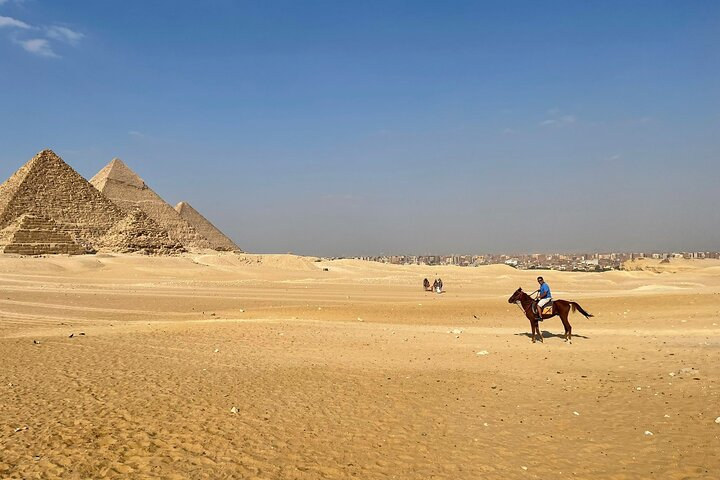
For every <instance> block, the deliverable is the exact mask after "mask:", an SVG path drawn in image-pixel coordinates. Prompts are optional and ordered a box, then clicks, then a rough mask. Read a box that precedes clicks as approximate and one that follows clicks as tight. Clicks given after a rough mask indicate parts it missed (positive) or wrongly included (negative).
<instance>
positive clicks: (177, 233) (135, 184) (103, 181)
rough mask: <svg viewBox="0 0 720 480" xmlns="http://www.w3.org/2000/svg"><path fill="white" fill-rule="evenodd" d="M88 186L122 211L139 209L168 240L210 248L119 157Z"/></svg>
mask: <svg viewBox="0 0 720 480" xmlns="http://www.w3.org/2000/svg"><path fill="white" fill-rule="evenodd" d="M90 183H91V184H92V185H93V186H94V187H95V188H97V189H98V190H99V191H100V192H102V194H103V195H105V196H106V197H107V198H109V199H110V200H112V201H113V202H114V203H115V204H116V205H118V206H120V207H121V208H123V209H125V210H127V211H132V209H134V208H139V209H140V210H142V211H143V212H144V213H145V214H146V215H147V216H148V217H150V218H151V219H153V220H154V221H155V222H156V223H157V224H158V225H159V226H160V227H162V228H163V229H164V230H166V231H167V232H168V234H169V236H170V238H171V239H172V240H174V241H176V242H179V243H182V244H183V245H185V246H187V247H195V248H211V247H210V242H209V241H208V240H207V239H205V238H204V237H203V236H202V235H200V234H199V233H198V232H197V231H196V230H195V228H193V227H192V226H191V225H190V224H189V223H188V222H187V221H185V219H183V218H182V217H181V216H180V214H179V213H178V212H176V211H175V209H174V208H173V207H172V206H170V205H169V204H168V203H166V202H165V200H163V199H162V198H161V197H160V196H159V195H158V194H157V193H155V192H154V191H152V189H151V188H150V187H148V186H147V184H146V183H145V182H144V181H143V179H142V178H140V177H139V176H138V175H137V174H136V173H135V172H134V171H132V170H131V169H130V168H129V167H128V166H127V165H125V164H124V163H123V161H122V160H120V159H119V158H115V159H113V160H112V161H111V162H110V163H109V164H107V165H106V166H105V168H103V169H102V170H100V171H99V172H98V174H97V175H95V176H94V177H93V178H92V179H90Z"/></svg>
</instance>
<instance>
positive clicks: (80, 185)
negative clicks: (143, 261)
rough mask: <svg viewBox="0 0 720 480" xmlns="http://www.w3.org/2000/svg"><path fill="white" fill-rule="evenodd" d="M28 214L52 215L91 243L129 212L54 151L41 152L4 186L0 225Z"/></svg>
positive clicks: (7, 223) (0, 206) (1, 191)
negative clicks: (109, 198) (123, 209)
mask: <svg viewBox="0 0 720 480" xmlns="http://www.w3.org/2000/svg"><path fill="white" fill-rule="evenodd" d="M25 213H33V214H35V215H40V216H44V217H47V218H51V219H52V220H53V221H54V222H55V223H56V224H58V225H60V226H62V228H63V230H64V231H66V232H68V233H69V234H70V235H71V236H72V237H73V238H75V239H80V240H81V241H82V242H90V243H92V242H94V241H96V240H98V239H99V238H100V237H102V236H103V235H104V234H105V232H107V231H108V230H109V229H110V228H111V227H112V226H113V225H114V224H115V223H117V222H118V221H120V220H121V219H122V218H123V217H124V215H125V213H124V212H123V211H122V210H121V209H120V208H119V207H118V206H117V205H115V204H114V203H112V202H111V201H110V200H108V199H107V198H105V197H103V196H102V194H100V192H98V191H97V190H96V189H95V188H93V186H92V185H90V184H89V183H88V182H87V180H85V179H84V178H83V177H82V176H80V174H79V173H77V172H76V171H75V170H73V169H72V167H70V166H69V165H68V164H67V163H65V162H64V161H63V160H62V159H61V158H60V157H58V156H57V155H55V153H54V152H53V151H52V150H43V151H42V152H40V153H38V154H37V155H36V156H35V157H33V158H32V159H31V160H30V161H29V162H27V163H26V164H25V165H23V166H22V167H21V168H20V169H19V170H18V171H17V172H15V173H14V174H13V175H12V176H11V177H10V178H9V179H8V180H7V181H6V182H5V183H3V184H2V185H0V228H5V227H7V226H8V225H9V224H10V223H12V222H13V221H14V220H16V219H17V218H19V217H20V216H21V215H23V214H25Z"/></svg>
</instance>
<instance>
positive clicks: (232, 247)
mask: <svg viewBox="0 0 720 480" xmlns="http://www.w3.org/2000/svg"><path fill="white" fill-rule="evenodd" d="M175 210H177V212H178V213H179V214H180V215H181V216H182V217H183V218H184V219H185V220H187V221H188V223H189V224H190V225H192V226H193V227H195V229H196V230H197V231H198V232H200V234H201V235H202V236H203V237H205V238H207V239H208V240H209V241H210V245H211V248H213V249H215V250H220V251H238V252H242V250H241V249H240V247H238V246H237V245H236V244H235V242H233V241H232V240H231V239H230V238H229V237H228V236H227V235H225V234H224V233H222V232H221V231H220V229H218V228H217V227H216V226H215V225H213V224H212V223H211V222H210V221H209V220H208V219H207V218H205V217H204V216H202V215H201V214H200V212H198V211H197V210H195V209H194V208H193V207H192V206H191V205H190V204H189V203H187V202H180V203H178V204H177V205H176V206H175Z"/></svg>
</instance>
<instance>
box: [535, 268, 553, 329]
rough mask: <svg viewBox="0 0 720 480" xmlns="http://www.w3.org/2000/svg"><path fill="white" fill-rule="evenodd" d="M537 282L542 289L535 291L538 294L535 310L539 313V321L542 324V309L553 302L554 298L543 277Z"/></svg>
mask: <svg viewBox="0 0 720 480" xmlns="http://www.w3.org/2000/svg"><path fill="white" fill-rule="evenodd" d="M537 281H538V283H539V284H540V288H539V289H538V290H535V291H536V292H538V297H537V300H535V310H536V311H537V319H538V320H539V321H541V322H542V319H543V318H542V308H543V307H544V306H545V305H547V304H548V303H549V302H550V301H551V300H552V296H551V295H550V286H549V285H548V284H547V283H545V280H543V277H537Z"/></svg>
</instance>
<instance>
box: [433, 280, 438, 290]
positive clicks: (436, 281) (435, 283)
mask: <svg viewBox="0 0 720 480" xmlns="http://www.w3.org/2000/svg"><path fill="white" fill-rule="evenodd" d="M437 288H438V279H437V278H436V279H435V281H434V282H433V284H432V291H433V292H436V291H437Z"/></svg>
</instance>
